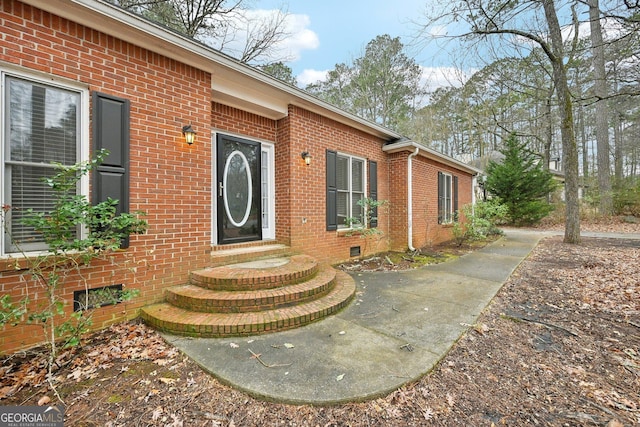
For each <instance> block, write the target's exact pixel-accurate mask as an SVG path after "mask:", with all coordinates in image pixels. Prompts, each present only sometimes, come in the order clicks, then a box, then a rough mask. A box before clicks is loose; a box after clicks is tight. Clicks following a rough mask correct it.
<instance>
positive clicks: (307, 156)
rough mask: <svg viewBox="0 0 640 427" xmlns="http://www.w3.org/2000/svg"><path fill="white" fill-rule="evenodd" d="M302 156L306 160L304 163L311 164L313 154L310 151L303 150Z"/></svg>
mask: <svg viewBox="0 0 640 427" xmlns="http://www.w3.org/2000/svg"><path fill="white" fill-rule="evenodd" d="M300 157H302V159H303V160H304V164H305V165H307V166H309V165H310V164H311V154H309V152H308V151H303V152H302V153H300Z"/></svg>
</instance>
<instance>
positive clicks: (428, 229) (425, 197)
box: [391, 151, 472, 250]
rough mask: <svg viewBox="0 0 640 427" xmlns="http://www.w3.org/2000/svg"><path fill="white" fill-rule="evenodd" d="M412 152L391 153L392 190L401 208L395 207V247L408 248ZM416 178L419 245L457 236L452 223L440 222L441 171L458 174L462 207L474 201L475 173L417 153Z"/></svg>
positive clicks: (415, 215) (416, 236) (415, 233)
mask: <svg viewBox="0 0 640 427" xmlns="http://www.w3.org/2000/svg"><path fill="white" fill-rule="evenodd" d="M408 155H409V152H408V151H406V152H401V153H396V154H393V155H391V162H392V165H393V166H392V171H391V173H392V177H393V178H392V184H391V185H392V187H391V188H392V194H393V200H394V201H396V203H394V204H396V205H397V208H396V209H394V210H393V217H394V222H393V227H392V231H391V236H392V238H393V248H394V249H397V250H405V249H406V248H407V246H408V233H407V227H408V221H407V210H406V207H405V206H406V200H407V175H406V172H407V157H408ZM412 170H413V175H412V180H413V191H412V196H413V216H412V218H413V221H412V222H413V233H412V244H413V247H415V248H422V247H425V246H431V245H434V244H437V243H441V242H445V241H448V240H451V239H452V238H453V236H452V234H451V225H447V224H445V225H443V224H438V172H445V173H449V174H451V175H452V176H457V177H458V208H459V209H462V207H463V206H464V205H467V204H470V203H471V201H472V200H471V185H472V177H471V175H470V174H467V173H464V172H461V171H459V170H457V169H454V168H452V167H450V166H446V165H444V164H442V163H439V162H437V161H435V160H432V159H429V158H426V157H423V156H420V155H418V156H415V157H413V158H412Z"/></svg>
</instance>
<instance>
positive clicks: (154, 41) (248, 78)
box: [21, 0, 401, 140]
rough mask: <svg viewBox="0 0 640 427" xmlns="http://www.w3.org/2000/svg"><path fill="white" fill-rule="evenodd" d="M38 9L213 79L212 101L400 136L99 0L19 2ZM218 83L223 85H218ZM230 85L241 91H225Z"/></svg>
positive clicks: (275, 115) (273, 115)
mask: <svg viewBox="0 0 640 427" xmlns="http://www.w3.org/2000/svg"><path fill="white" fill-rule="evenodd" d="M21 1H22V2H24V3H27V4H30V5H32V6H34V7H36V8H38V9H42V10H45V11H47V12H50V13H52V14H54V15H58V16H61V17H63V18H66V19H69V20H71V21H73V22H77V23H79V24H82V25H86V26H88V27H90V28H93V29H95V30H97V31H100V32H103V33H105V34H109V35H111V36H113V37H116V38H118V39H121V40H124V41H127V42H129V43H132V44H134V45H136V46H139V47H142V48H145V49H149V50H151V51H153V52H157V53H159V54H161V55H164V56H167V57H169V58H172V59H175V60H176V61H179V62H182V63H184V64H187V65H191V66H193V67H196V68H198V69H200V70H203V71H207V72H210V73H211V74H212V88H211V89H212V96H213V97H214V100H215V98H216V96H217V97H218V99H220V100H221V101H224V103H225V104H229V105H231V106H237V107H238V108H242V109H245V110H246V109H249V111H252V112H255V113H257V114H261V115H265V116H266V117H270V118H273V119H278V118H282V117H285V116H286V114H287V111H288V106H289V104H292V105H296V106H299V107H302V108H305V109H308V110H310V111H313V112H316V113H318V114H320V115H322V116H325V117H328V118H331V119H333V120H336V121H338V122H340V123H343V124H346V125H348V126H351V127H354V128H356V129H359V130H362V131H363V132H366V133H369V134H371V135H374V136H377V137H379V138H381V139H384V140H394V139H399V138H400V137H401V135H400V134H398V133H396V132H394V131H391V130H390V129H387V128H385V127H383V126H381V125H378V124H376V123H373V122H370V121H368V120H365V119H362V118H360V117H358V116H356V115H353V114H351V113H348V112H346V111H343V110H341V109H339V108H337V107H335V106H333V105H331V104H329V103H326V102H324V101H322V100H320V99H318V98H316V97H314V96H313V95H310V94H308V93H306V92H304V91H303V90H301V89H299V88H297V87H294V86H291V85H289V84H287V83H284V82H282V81H280V80H277V79H275V78H273V77H271V76H270V75H268V74H266V73H263V72H262V71H259V70H257V69H255V68H253V67H250V66H248V65H246V64H243V63H241V62H239V61H237V60H236V59H234V58H232V57H230V56H227V55H225V54H223V53H221V52H220V51H218V50H215V49H213V48H211V47H209V46H206V45H205V44H203V43H200V42H197V41H195V40H193V39H190V38H188V37H186V36H183V35H181V34H179V33H177V32H174V31H171V30H169V29H167V28H165V27H163V26H161V25H158V24H156V23H153V22H151V21H148V20H146V19H143V18H141V17H139V16H137V15H135V14H133V13H131V12H128V11H125V10H123V9H122V8H119V7H117V6H114V5H112V4H110V3H107V2H105V1H102V0H46V1H43V0H21ZM217 79H221V80H222V83H220V84H218V83H217ZM230 79H233V80H235V81H238V82H240V83H241V84H242V88H244V90H239V89H238V87H237V86H236V87H235V88H234V87H233V86H231V87H230V86H229V85H228V84H227V83H228V82H229V80H230Z"/></svg>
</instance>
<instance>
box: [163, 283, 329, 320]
mask: <svg viewBox="0 0 640 427" xmlns="http://www.w3.org/2000/svg"><path fill="white" fill-rule="evenodd" d="M334 286H335V280H333V279H332V280H330V281H328V282H327V283H324V284H322V285H320V286H317V287H314V288H313V289H309V290H304V291H299V292H291V293H286V294H282V295H274V296H265V297H260V296H255V295H254V296H253V297H251V296H247V297H246V298H243V299H231V300H230V299H214V298H208V299H200V298H194V297H191V296H185V295H180V294H178V293H174V292H173V291H171V290H169V291H168V292H167V297H166V301H167V302H168V303H169V304H171V305H174V306H176V307H180V308H183V309H185V310H191V311H197V312H203V313H248V312H256V311H265V310H273V309H277V308H284V307H290V306H294V305H298V304H302V303H305V302H309V301H313V300H314V299H317V298H321V297H323V296H324V295H326V294H328V293H329V292H330V291H331V289H333V287H334Z"/></svg>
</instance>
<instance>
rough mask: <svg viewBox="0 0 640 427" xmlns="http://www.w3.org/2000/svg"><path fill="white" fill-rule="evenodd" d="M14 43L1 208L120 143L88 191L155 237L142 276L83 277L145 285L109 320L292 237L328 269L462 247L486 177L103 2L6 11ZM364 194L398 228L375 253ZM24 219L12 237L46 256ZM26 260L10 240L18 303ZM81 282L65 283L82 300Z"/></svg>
mask: <svg viewBox="0 0 640 427" xmlns="http://www.w3.org/2000/svg"><path fill="white" fill-rule="evenodd" d="M0 32H1V35H2V44H1V45H0V84H1V86H0V92H1V93H0V99H1V102H2V107H1V108H0V112H1V114H2V118H1V120H0V126H1V129H0V143H1V145H2V153H3V154H2V160H1V165H0V167H1V168H2V173H1V175H2V188H1V190H0V191H2V193H1V195H2V204H3V205H11V206H12V212H20V209H19V208H28V207H46V206H47V197H48V195H47V193H46V192H44V191H41V189H40V188H38V187H37V186H38V185H39V183H38V178H39V177H40V176H43V175H45V174H46V173H47V171H48V170H50V166H49V163H50V162H52V161H56V162H61V163H63V164H73V163H75V162H77V161H79V160H81V159H87V158H89V156H90V154H91V153H92V152H93V151H95V150H96V149H99V148H107V149H108V150H109V151H110V153H111V154H110V155H109V157H108V158H107V160H106V162H105V163H104V164H103V165H102V166H101V167H100V169H99V170H98V172H97V173H96V174H95V176H94V177H93V178H92V180H91V182H83V185H82V188H80V189H79V190H78V191H79V192H81V193H82V194H86V195H88V196H90V197H91V198H92V200H94V201H97V200H100V199H104V198H106V197H112V198H116V199H118V200H120V208H121V209H122V210H124V211H144V212H146V213H147V217H146V219H147V220H148V222H149V231H148V233H147V234H146V235H142V236H132V237H131V239H130V245H129V247H128V248H127V249H126V251H124V254H123V255H121V256H122V257H125V256H127V255H129V256H131V257H132V259H134V260H135V268H131V267H132V266H131V265H128V266H127V265H125V266H123V267H122V268H115V267H113V266H111V265H97V266H96V267H95V268H94V269H92V270H91V271H89V272H88V274H87V276H86V277H88V279H89V281H90V286H91V287H94V288H99V287H104V286H110V285H113V284H125V285H126V286H129V287H133V288H138V289H140V291H141V294H140V297H139V298H136V299H135V300H134V301H133V302H131V303H128V304H126V306H125V307H123V306H124V304H123V305H118V306H110V307H104V308H101V309H100V312H99V313H97V314H96V318H95V320H96V325H97V326H98V327H100V326H104V325H108V324H109V323H112V322H115V321H118V320H122V319H124V318H132V317H135V316H137V315H138V313H139V310H140V308H141V307H143V306H146V305H149V304H152V303H156V302H159V301H161V300H163V298H164V292H165V290H166V289H167V288H169V287H171V286H175V285H179V284H182V283H186V282H187V281H188V280H189V274H190V272H192V271H194V270H197V269H203V268H205V267H207V266H209V265H211V262H212V257H213V256H214V255H216V254H219V253H221V252H224V251H225V250H230V249H232V250H234V251H236V252H240V253H250V252H251V251H252V250H254V249H255V248H257V247H260V246H265V245H269V244H272V243H278V244H280V245H284V246H286V247H287V248H288V249H289V250H290V251H291V252H293V253H300V254H306V255H308V256H311V257H314V258H315V259H316V260H318V262H319V263H330V264H331V263H337V262H340V261H343V260H346V259H349V258H350V257H351V256H358V255H361V256H364V255H368V254H371V253H376V252H380V251H385V250H389V249H397V250H405V249H407V248H420V247H423V246H425V245H429V244H433V243H437V242H441V241H445V240H449V239H450V238H451V227H450V224H451V222H452V220H453V218H454V215H453V213H454V212H455V211H456V210H457V208H459V207H462V206H463V205H465V204H469V203H472V199H473V196H472V181H473V178H474V175H475V174H476V172H477V170H476V169H474V168H473V167H470V166H467V165H465V164H463V163H461V162H459V161H456V160H454V159H452V158H449V157H446V156H444V155H441V154H439V153H437V152H435V151H433V150H430V149H428V148H425V147H423V146H421V145H419V144H416V143H415V142H412V141H409V140H406V139H403V138H402V135H400V134H398V133H396V132H394V131H391V130H389V129H387V128H384V127H382V126H380V125H378V124H375V123H371V122H368V121H366V120H363V119H362V118H359V117H357V116H355V115H352V114H349V113H346V112H344V111H342V110H340V109H338V108H336V107H334V106H332V105H330V104H328V103H325V102H323V101H320V100H318V99H317V98H315V97H312V96H310V95H309V94H307V93H305V92H303V91H301V90H299V89H297V88H295V87H292V86H290V85H287V84H285V83H282V82H280V81H278V80H275V79H273V78H271V77H270V76H268V75H266V74H264V73H262V72H260V71H258V70H256V69H254V68H251V67H248V66H246V65H243V64H241V63H239V62H237V61H236V60H234V59H232V58H230V57H228V56H225V55H223V54H221V53H219V52H218V51H215V50H213V49H211V48H209V47H207V46H204V45H202V44H200V43H197V42H194V41H193V40H191V39H188V38H186V37H184V36H182V35H179V34H176V33H173V32H170V31H167V30H166V29H165V28H163V27H161V26H159V25H156V24H154V23H151V22H148V21H146V20H143V19H141V18H140V17H138V16H136V15H133V14H131V13H128V12H126V11H123V10H122V9H119V8H117V7H114V6H113V5H111V4H108V3H106V2H103V1H98V0H47V1H42V0H22V1H18V0H4V1H3V2H2V3H1V6H0ZM190 130H193V131H195V133H196V134H195V141H194V142H193V143H192V144H188V143H187V142H186V140H185V135H184V132H183V131H190ZM362 197H371V198H374V199H378V200H387V201H388V202H389V203H388V207H387V208H385V209H380V210H379V212H378V215H377V217H376V219H375V222H374V223H373V224H368V225H367V226H376V227H378V228H379V229H380V230H381V231H382V232H383V233H384V234H383V236H384V237H383V239H381V240H376V241H375V244H373V245H364V243H363V239H362V238H361V237H360V236H358V235H354V234H353V233H349V232H348V231H349V230H348V226H347V223H346V222H345V220H346V219H347V218H349V217H359V216H361V208H360V206H359V205H358V204H357V203H356V202H357V200H358V199H360V198H362ZM15 215H19V214H18V213H16V214H14V216H13V217H10V218H8V220H9V221H8V223H7V226H8V228H9V230H11V233H12V234H13V235H14V237H15V236H17V237H18V238H20V237H22V238H24V239H25V240H28V241H29V246H28V248H27V249H28V250H29V251H34V252H37V251H40V250H43V249H46V248H45V247H44V246H43V245H42V244H41V243H39V242H38V241H37V239H35V240H34V239H32V238H31V237H33V236H27V235H25V234H24V233H27V234H28V230H25V229H23V228H21V224H20V222H19V221H18V218H16V216H15ZM21 233H22V234H21ZM27 238H28V239H27ZM15 256H17V255H16V253H15V248H14V247H13V246H12V243H11V239H10V238H9V237H8V235H7V234H6V233H4V231H3V239H2V242H1V246H0V271H1V273H0V289H1V291H2V293H3V294H11V295H13V296H14V297H16V298H19V297H20V296H22V295H24V294H25V292H26V291H25V289H24V283H22V282H21V279H20V274H21V272H20V271H15V269H14V268H13V264H12V263H11V258H12V257H15ZM245 258H246V257H245ZM79 289H83V285H80V284H78V286H77V287H74V286H69V288H68V289H65V291H64V292H65V295H66V296H67V297H68V298H69V301H71V300H72V299H73V293H74V291H78V290H79ZM71 306H72V304H71ZM40 340H41V336H40V331H39V330H38V329H37V328H31V327H26V326H20V327H15V328H12V327H8V326H7V327H5V328H4V330H1V331H0V350H2V351H11V350H15V349H19V348H24V347H27V346H30V345H33V344H35V343H37V342H39V341H40Z"/></svg>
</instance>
